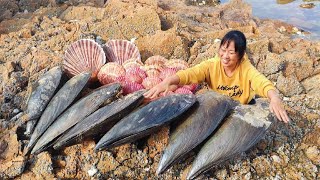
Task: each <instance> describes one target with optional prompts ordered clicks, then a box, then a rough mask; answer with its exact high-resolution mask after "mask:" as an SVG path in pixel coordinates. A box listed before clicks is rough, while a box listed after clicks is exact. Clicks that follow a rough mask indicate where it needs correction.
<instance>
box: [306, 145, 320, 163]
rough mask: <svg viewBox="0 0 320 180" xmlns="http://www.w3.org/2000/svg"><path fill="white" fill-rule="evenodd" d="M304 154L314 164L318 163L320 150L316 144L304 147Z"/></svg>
mask: <svg viewBox="0 0 320 180" xmlns="http://www.w3.org/2000/svg"><path fill="white" fill-rule="evenodd" d="M305 154H306V156H307V157H308V158H309V159H310V160H311V161H312V162H313V163H314V164H315V165H319V164H320V151H319V149H318V148H317V147H316V146H312V147H309V148H308V149H306V151H305Z"/></svg>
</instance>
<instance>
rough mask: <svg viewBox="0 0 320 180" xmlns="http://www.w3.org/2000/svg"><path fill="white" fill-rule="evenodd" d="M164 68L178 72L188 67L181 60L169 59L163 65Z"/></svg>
mask: <svg viewBox="0 0 320 180" xmlns="http://www.w3.org/2000/svg"><path fill="white" fill-rule="evenodd" d="M165 66H167V67H169V68H175V69H177V70H178V71H179V70H182V69H187V68H188V67H189V65H188V63H187V62H186V61H184V60H181V59H171V60H169V61H167V62H166V63H165Z"/></svg>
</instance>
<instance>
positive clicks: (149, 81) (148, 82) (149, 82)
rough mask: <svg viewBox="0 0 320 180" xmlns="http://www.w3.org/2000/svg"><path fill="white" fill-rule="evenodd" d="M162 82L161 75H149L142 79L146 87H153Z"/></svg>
mask: <svg viewBox="0 0 320 180" xmlns="http://www.w3.org/2000/svg"><path fill="white" fill-rule="evenodd" d="M160 82H161V79H160V78H159V77H147V78H145V79H144V80H143V81H142V85H143V87H144V88H146V89H151V88H153V87H154V86H155V85H157V84H159V83H160Z"/></svg>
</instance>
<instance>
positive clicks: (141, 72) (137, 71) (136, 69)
mask: <svg viewBox="0 0 320 180" xmlns="http://www.w3.org/2000/svg"><path fill="white" fill-rule="evenodd" d="M126 72H127V73H128V74H130V73H133V74H137V75H139V76H140V77H141V78H142V79H144V78H146V77H147V74H146V72H144V70H142V69H141V68H139V67H133V68H130V69H126Z"/></svg>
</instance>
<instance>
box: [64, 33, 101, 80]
mask: <svg viewBox="0 0 320 180" xmlns="http://www.w3.org/2000/svg"><path fill="white" fill-rule="evenodd" d="M105 63H106V56H105V53H104V51H103V49H102V48H101V47H100V45H99V44H98V43H96V42H94V41H93V40H91V39H81V40H78V41H76V42H74V43H72V44H71V45H70V46H68V47H67V49H66V51H65V54H64V59H63V64H62V67H63V70H64V72H65V73H66V74H68V75H69V76H70V77H73V76H75V75H77V74H80V73H82V72H86V71H91V72H92V75H91V78H90V81H96V80H97V74H98V72H99V70H100V68H101V67H102V66H103V65H104V64H105Z"/></svg>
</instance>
